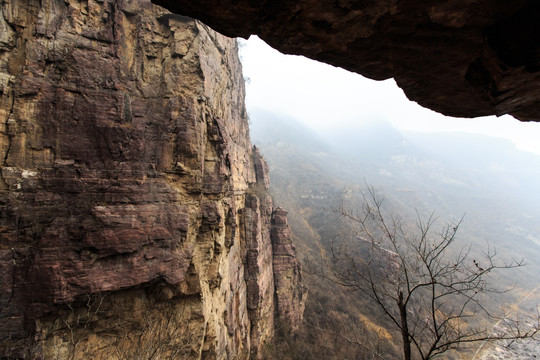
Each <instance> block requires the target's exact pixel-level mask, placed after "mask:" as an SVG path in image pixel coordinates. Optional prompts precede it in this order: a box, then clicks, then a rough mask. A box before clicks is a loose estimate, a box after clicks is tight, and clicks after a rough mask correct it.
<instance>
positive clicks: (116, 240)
mask: <svg viewBox="0 0 540 360" xmlns="http://www.w3.org/2000/svg"><path fill="white" fill-rule="evenodd" d="M0 28H1V29H2V30H1V34H2V35H1V36H2V37H1V42H0V44H1V48H0V95H1V98H0V104H1V107H0V159H1V161H2V163H1V177H0V191H1V196H0V212H1V217H0V241H1V242H0V259H1V261H0V268H1V269H0V280H1V282H0V288H1V289H0V290H1V291H0V323H1V324H2V326H1V327H0V349H1V350H0V351H1V352H0V356H4V355H7V356H22V357H28V358H31V357H38V358H41V357H42V356H43V357H45V358H75V359H82V358H86V359H88V358H107V359H114V358H140V357H145V356H146V355H144V352H149V351H150V352H153V353H154V355H155V354H159V356H162V357H166V358H186V357H187V358H239V359H241V358H248V357H249V356H250V355H251V356H252V357H254V358H257V357H259V356H261V349H262V346H263V344H264V343H266V342H268V341H269V340H270V339H271V338H272V336H273V333H274V318H276V319H278V320H279V321H281V322H285V323H288V324H289V326H290V327H291V328H294V327H295V326H296V324H297V323H298V321H299V320H300V318H301V316H302V304H303V301H304V300H303V294H304V290H303V288H302V286H301V283H300V280H301V275H300V269H299V267H298V263H297V261H296V258H295V257H294V251H292V250H287V251H285V253H286V256H285V254H284V250H283V249H289V248H290V239H289V238H288V237H287V235H288V233H287V232H286V231H283V230H278V229H285V228H286V227H287V224H286V221H285V220H284V219H285V218H284V215H283V212H282V211H281V210H276V211H274V208H273V204H272V200H271V198H270V197H269V196H268V195H267V194H266V190H265V189H266V187H265V184H267V183H268V179H267V173H266V172H264V171H262V170H263V169H264V165H262V164H264V160H263V159H262V158H261V157H260V156H259V155H258V153H257V152H256V151H254V150H253V149H252V145H251V143H250V139H249V131H248V123H247V116H246V112H245V107H244V83H243V77H242V72H241V66H240V63H239V60H238V55H237V45H236V41H235V40H234V39H229V38H225V37H223V36H221V35H219V34H218V33H216V32H214V31H212V30H211V29H209V28H208V27H206V26H205V25H203V24H201V23H199V22H198V21H194V20H192V19H189V18H186V17H182V16H177V15H172V14H170V13H168V12H166V11H165V10H163V9H161V8H159V7H158V6H155V5H152V4H151V3H150V2H149V1H147V0H137V1H124V0H107V1H93V0H90V1H83V2H81V1H77V0H69V1H56V0H46V1H37V0H36V1H33V0H31V1H25V2H19V1H2V2H1V8H0ZM274 254H275V256H274ZM289 290H294V291H289ZM284 292H285V293H286V295H283V294H284Z"/></svg>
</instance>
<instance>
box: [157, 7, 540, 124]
mask: <svg viewBox="0 0 540 360" xmlns="http://www.w3.org/2000/svg"><path fill="white" fill-rule="evenodd" d="M153 1H154V2H155V3H156V4H161V5H163V6H165V7H167V8H168V9H170V10H171V11H173V12H177V13H181V14H186V15H189V16H193V17H195V18H197V19H200V20H201V21H203V22H204V23H206V24H208V25H210V26H211V27H212V28H214V29H215V30H217V31H219V32H221V33H223V34H226V35H228V36H242V37H245V38H247V37H249V36H250V35H251V34H257V35H259V36H260V37H261V38H263V39H264V40H265V41H266V42H268V43H269V44H270V45H271V46H273V47H274V48H276V49H278V50H280V51H282V52H285V53H289V54H300V55H305V56H307V57H310V58H312V59H316V60H319V61H323V62H327V63H329V64H332V65H336V66H340V67H343V68H345V69H348V70H351V71H354V72H358V73H360V74H363V75H365V76H367V77H369V78H372V79H377V80H381V79H387V78H391V77H393V78H395V80H396V82H397V84H398V85H399V86H400V87H401V88H402V89H403V90H404V91H405V94H406V95H407V96H408V97H409V98H410V99H411V100H414V101H416V102H418V103H419V104H421V105H422V106H425V107H428V108H430V109H433V110H435V111H438V112H441V113H443V114H446V115H451V116H462V117H474V116H482V115H492V114H495V115H501V114H512V115H514V116H516V117H517V118H519V119H521V120H534V121H540V115H539V114H540V87H539V86H538V83H539V82H540V55H539V54H540V22H539V21H538V19H539V18H540V4H539V3H538V2H537V1H535V0H517V1H496V2H494V1H491V0H466V1H462V0H429V1H420V0H414V1H397V0H380V1H379V0H370V1H350V0H300V1H293V0H279V1H275V0H266V1H248V0H240V1H238V0H225V1H219V2H216V1H212V0H201V1H190V0H153ZM359 96H361V94H359Z"/></svg>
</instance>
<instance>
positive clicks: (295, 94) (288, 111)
mask: <svg viewBox="0 0 540 360" xmlns="http://www.w3.org/2000/svg"><path fill="white" fill-rule="evenodd" d="M240 46H241V48H240V57H241V60H242V64H243V69H244V76H245V77H246V79H248V82H247V96H246V103H247V108H248V112H249V110H250V109H255V108H261V109H265V110H268V111H272V112H274V113H278V114H283V115H288V116H291V117H293V118H295V119H297V120H299V121H300V122H302V123H304V124H305V125H307V126H309V127H311V128H312V129H313V130H315V131H319V132H324V131H325V129H328V128H330V127H347V126H348V127H350V126H351V124H353V123H358V122H360V121H362V119H374V118H382V119H386V120H387V121H389V122H391V123H392V124H393V125H394V126H395V127H396V128H398V129H400V130H413V131H424V132H438V131H461V132H471V133H480V134H485V135H490V136H496V137H504V138H507V139H510V140H512V141H513V142H514V143H515V144H516V146H517V147H518V148H520V149H522V150H527V151H533V152H535V153H538V154H540V141H539V139H540V123H523V122H520V121H517V120H515V119H514V118H513V117H511V116H501V117H499V118H497V117H495V116H490V117H482V118H475V119H461V118H451V117H446V116H443V115H441V114H438V113H436V112H434V111H431V110H428V109H425V108H423V107H421V106H420V105H418V104H417V103H415V102H412V101H409V100H408V99H407V98H406V96H405V94H404V93H403V91H402V90H401V89H400V88H398V87H397V85H396V84H395V82H394V80H393V79H389V80H385V81H374V80H370V79H367V78H364V77H362V76H360V75H358V74H355V73H351V72H348V71H346V70H343V69H340V68H336V67H333V66H331V65H327V64H323V63H320V62H316V61H313V60H310V59H307V58H304V57H301V56H292V55H283V54H281V53H280V52H278V51H276V50H274V49H272V48H271V47H270V46H268V45H266V43H264V42H263V41H262V40H260V39H259V38H257V37H256V36H252V37H251V38H250V39H249V40H248V41H245V40H240Z"/></svg>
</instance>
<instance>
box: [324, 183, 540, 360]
mask: <svg viewBox="0 0 540 360" xmlns="http://www.w3.org/2000/svg"><path fill="white" fill-rule="evenodd" d="M382 205H383V198H382V197H380V196H378V195H377V194H376V192H375V190H374V189H373V188H372V187H368V191H367V194H366V195H365V196H364V206H363V209H362V210H361V211H359V212H351V211H349V210H347V209H345V208H344V207H343V206H341V207H339V208H337V209H335V211H336V212H337V213H338V214H339V215H340V216H342V217H344V218H346V219H347V220H350V221H351V222H352V223H353V224H354V228H355V233H354V236H353V239H352V240H351V239H348V240H347V241H343V240H341V241H338V239H337V237H336V238H335V239H334V241H333V243H332V248H331V251H332V256H331V260H330V263H329V264H327V265H328V266H326V269H325V270H324V271H323V275H324V277H325V278H327V279H329V280H331V281H333V282H335V283H337V284H339V285H341V286H344V287H346V288H349V289H351V290H353V291H359V292H361V293H363V294H364V295H366V296H367V297H369V298H370V299H371V300H372V301H373V302H374V303H376V304H377V305H378V306H379V307H380V309H381V310H382V311H383V313H384V314H385V315H386V317H387V318H388V319H389V320H390V322H391V324H393V326H394V327H395V328H396V329H398V330H399V332H400V334H401V340H402V349H403V357H404V359H405V360H410V359H422V360H426V359H433V358H436V357H437V356H440V355H441V354H443V353H446V352H447V351H449V350H452V349H456V348H458V347H462V346H466V345H467V344H473V343H481V342H486V341H488V342H489V341H500V340H511V341H512V340H517V339H524V338H532V337H534V336H535V335H536V334H537V332H538V331H539V328H540V327H539V321H538V316H536V317H535V318H534V322H533V323H531V322H529V324H525V323H524V321H523V320H519V319H517V318H515V319H513V318H510V317H509V316H508V314H500V313H495V312H492V309H490V308H488V306H487V304H486V302H485V295H486V294H489V293H494V294H500V293H503V292H505V291H504V290H501V289H497V288H492V287H491V286H490V283H489V281H488V280H489V276H490V275H491V274H492V273H494V272H495V271H496V270H506V269H511V268H516V267H521V266H523V265H524V264H523V261H521V260H520V261H516V260H512V261H510V262H501V261H499V260H497V259H496V253H495V251H494V250H493V249H491V248H488V249H487V251H485V252H484V253H483V256H482V258H473V257H472V255H471V251H470V250H471V247H470V246H466V247H464V248H461V249H460V250H459V251H458V252H457V253H456V252H454V253H453V254H454V255H450V251H449V250H450V249H451V247H452V246H453V245H454V242H455V239H456V234H457V232H458V229H459V227H460V225H461V222H462V220H463V219H461V220H460V221H458V222H457V223H455V224H447V225H446V226H444V227H443V228H442V231H440V232H438V233H436V232H435V230H434V229H433V228H434V224H435V218H434V217H433V215H431V216H430V217H429V218H428V219H427V220H423V219H422V218H421V217H420V216H418V213H417V222H416V228H415V229H413V230H412V231H411V230H408V229H407V228H406V226H405V225H404V223H403V221H402V220H401V219H400V218H399V217H396V216H393V215H386V214H385V213H383V208H382ZM506 291H508V290H506ZM483 299H484V300H483ZM495 323H498V324H499V325H501V324H503V326H500V327H502V328H504V329H505V330H504V331H503V332H500V331H498V332H497V333H494V332H493V331H492V328H493V325H494V324H495ZM350 341H353V342H354V341H356V342H358V340H350ZM359 345H363V344H361V343H359ZM381 357H382V356H381Z"/></svg>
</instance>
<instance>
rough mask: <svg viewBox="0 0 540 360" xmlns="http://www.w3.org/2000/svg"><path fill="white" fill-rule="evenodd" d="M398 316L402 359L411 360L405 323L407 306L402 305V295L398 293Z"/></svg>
mask: <svg viewBox="0 0 540 360" xmlns="http://www.w3.org/2000/svg"><path fill="white" fill-rule="evenodd" d="M398 307H399V316H400V318H401V339H402V341H403V359H404V360H411V340H410V338H409V324H408V323H407V305H406V304H404V303H403V293H402V292H401V291H400V292H399V299H398Z"/></svg>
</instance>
